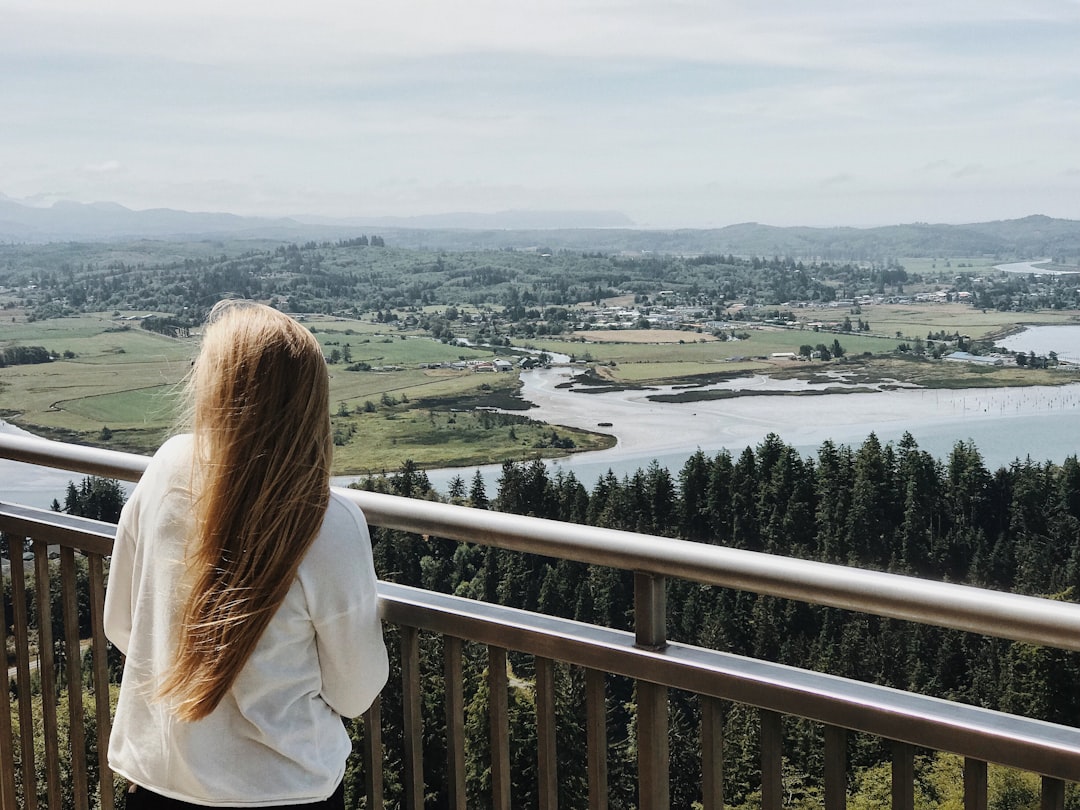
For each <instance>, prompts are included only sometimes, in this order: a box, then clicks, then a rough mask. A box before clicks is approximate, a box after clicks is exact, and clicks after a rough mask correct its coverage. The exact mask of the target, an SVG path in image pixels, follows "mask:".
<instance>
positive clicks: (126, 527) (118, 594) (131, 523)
mask: <svg viewBox="0 0 1080 810" xmlns="http://www.w3.org/2000/svg"><path fill="white" fill-rule="evenodd" d="M142 487H143V484H142V482H140V483H139V484H137V485H136V486H135V490H134V492H132V493H131V497H130V498H129V499H128V501H127V503H125V504H124V508H123V509H122V510H121V511H120V521H119V523H118V524H117V526H116V539H115V540H114V541H113V550H112V558H111V559H110V561H109V584H108V587H107V588H106V589H105V615H104V627H105V635H106V636H107V637H108V639H109V641H111V642H112V643H113V644H114V645H116V647H117V649H119V650H120V652H122V653H124V654H125V655H126V654H127V650H128V642H129V641H130V639H131V621H132V615H133V607H134V606H133V602H132V600H133V598H134V579H135V538H136V536H137V534H138V530H137V526H138V521H139V502H140V500H141V494H142Z"/></svg>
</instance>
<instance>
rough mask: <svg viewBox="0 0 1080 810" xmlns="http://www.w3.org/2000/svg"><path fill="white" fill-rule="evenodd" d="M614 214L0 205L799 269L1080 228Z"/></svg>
mask: <svg viewBox="0 0 1080 810" xmlns="http://www.w3.org/2000/svg"><path fill="white" fill-rule="evenodd" d="M633 224H634V223H633V222H632V221H631V220H630V219H629V217H627V216H626V215H625V214H622V213H620V212H618V211H501V212H497V213H489V214H479V213H456V214H453V213H452V214H439V215H428V216H417V217H372V218H348V219H334V218H328V217H316V216H293V217H278V218H269V217H243V216H238V215H236V214H228V213H206V212H191V211H177V210H173V209H169V208H155V209H150V210H145V211H134V210H132V209H130V208H125V207H124V206H122V205H119V204H117V203H110V202H98V203H89V204H86V203H76V202H56V203H53V204H52V205H51V206H49V207H47V208H45V207H34V206H29V205H24V204H22V203H20V202H18V201H16V200H12V199H10V198H8V197H4V196H3V195H0V241H5V242H19V243H41V242H66V241H93V242H102V241H109V242H113V241H124V240H137V239H160V240H200V239H229V240H245V239H262V240H266V239H269V240H282V241H299V240H304V241H306V240H309V239H314V240H324V239H329V240H336V239H344V238H349V237H353V236H358V235H360V234H362V233H367V234H371V233H379V234H380V235H383V236H384V238H385V239H386V241H387V243H388V244H390V245H396V246H400V247H427V248H436V249H442V250H477V249H501V248H535V247H545V248H549V249H552V250H589V251H594V250H598V251H604V252H610V253H619V252H630V253H641V252H657V253H687V254H693V253H706V252H707V253H732V254H735V255H739V256H791V257H795V258H800V259H828V260H848V259H872V260H881V259H884V258H889V257H909V256H910V257H914V256H928V257H956V256H964V257H975V256H991V257H995V258H1000V259H1002V260H1004V259H1009V258H1025V259H1026V258H1046V257H1062V258H1066V259H1068V260H1070V261H1071V262H1074V263H1075V262H1080V221H1076V220H1068V219H1053V218H1051V217H1046V216H1040V215H1034V216H1029V217H1024V218H1022V219H1012V220H1001V221H997V222H980V223H972V224H968V225H943V224H936V225H935V224H928V223H912V224H906V225H889V226H884V227H878V228H804V227H787V228H781V227H775V226H771V225H761V224H759V223H755V222H749V223H742V224H739V225H729V226H727V227H725V228H710V229H677V230H644V229H635V228H634V227H633Z"/></svg>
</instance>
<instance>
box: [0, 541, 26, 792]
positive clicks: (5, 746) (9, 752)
mask: <svg viewBox="0 0 1080 810" xmlns="http://www.w3.org/2000/svg"><path fill="white" fill-rule="evenodd" d="M0 548H8V549H9V548H11V545H10V544H9V543H8V542H7V541H6V538H5V537H4V535H2V534H0ZM20 553H21V551H20ZM8 556H10V554H9V555H8ZM2 584H3V583H2V582H0V585H2ZM0 649H2V650H4V651H5V655H4V661H5V663H4V670H5V672H4V681H3V683H2V684H0V686H2V688H0V807H3V808H4V810H7V808H9V807H12V808H13V807H16V802H15V740H14V738H13V737H12V734H13V733H14V729H13V727H12V724H11V691H10V689H9V687H8V684H9V682H10V678H9V676H8V674H7V668H8V667H7V655H6V650H7V621H6V620H5V621H0Z"/></svg>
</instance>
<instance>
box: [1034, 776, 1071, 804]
mask: <svg viewBox="0 0 1080 810" xmlns="http://www.w3.org/2000/svg"><path fill="white" fill-rule="evenodd" d="M1039 808H1040V810H1064V808H1065V782H1064V781H1062V780H1061V779H1055V778H1054V777H1052V776H1044V777H1043V778H1042V796H1041V799H1040V802H1039Z"/></svg>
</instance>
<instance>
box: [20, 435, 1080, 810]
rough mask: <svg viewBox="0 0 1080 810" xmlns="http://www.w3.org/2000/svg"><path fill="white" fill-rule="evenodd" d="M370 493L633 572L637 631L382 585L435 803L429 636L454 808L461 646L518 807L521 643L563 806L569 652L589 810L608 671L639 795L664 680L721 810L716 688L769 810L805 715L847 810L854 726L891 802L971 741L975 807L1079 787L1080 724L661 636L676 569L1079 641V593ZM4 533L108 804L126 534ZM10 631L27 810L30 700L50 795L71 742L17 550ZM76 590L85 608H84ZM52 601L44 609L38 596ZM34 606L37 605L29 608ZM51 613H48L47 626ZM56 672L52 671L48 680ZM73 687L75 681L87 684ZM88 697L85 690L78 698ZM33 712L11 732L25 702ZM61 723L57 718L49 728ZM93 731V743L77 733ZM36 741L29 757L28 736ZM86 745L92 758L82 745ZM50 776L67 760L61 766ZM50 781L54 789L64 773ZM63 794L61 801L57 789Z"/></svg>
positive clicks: (652, 779)
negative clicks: (1032, 785)
mask: <svg viewBox="0 0 1080 810" xmlns="http://www.w3.org/2000/svg"><path fill="white" fill-rule="evenodd" d="M0 457H5V458H8V459H13V460H18V461H24V462H29V463H33V464H41V465H46V466H51V467H59V468H62V469H66V470H71V471H73V472H78V473H86V474H94V475H105V476H111V477H117V478H121V479H126V480H137V478H138V477H139V475H141V473H142V471H143V469H144V468H145V465H146V463H147V459H146V458H144V457H141V456H135V455H130V454H122V453H115V452H111V451H104V450H96V449H91V448H84V447H75V446H72V445H64V444H58V443H54V442H46V441H44V440H39V439H32V438H25V437H18V436H10V435H0ZM341 491H342V492H343V493H344V494H346V495H347V496H348V497H350V498H352V499H353V500H355V501H356V502H357V503H358V504H359V505H360V507H361V508H362V509H363V510H364V512H365V515H366V516H367V518H368V521H369V522H370V523H372V524H373V525H377V526H383V527H387V528H392V529H399V530H403V531H409V532H414V533H417V534H422V535H432V536H437V537H443V538H450V539H455V540H461V541H467V542H470V543H478V544H485V545H489V546H495V547H499V548H503V549H511V550H516V551H524V552H531V553H535V554H540V555H544V556H549V557H556V558H562V559H567V560H574V561H578V562H582V563H589V564H595V565H603V566H611V567H615V568H622V569H625V570H629V571H633V572H634V582H635V613H634V618H635V629H634V632H632V633H628V632H623V631H618V630H612V629H609V628H604V627H598V626H595V625H590V624H583V623H580V622H574V621H570V620H567V619H560V618H556V617H552V616H548V615H543V614H537V613H531V612H528V611H522V610H516V609H512V608H507V607H503V606H499V605H493V604H488V603H482V602H477V601H474V600H469V599H462V598H459V597H454V596H448V595H445V594H439V593H434V592H430V591H425V590H421V589H416V588H409V587H405V586H402V585H395V584H390V583H385V582H381V583H380V584H379V597H380V608H381V612H382V616H383V618H384V620H385V621H386V622H388V623H392V624H394V625H397V626H398V627H400V628H401V654H402V663H401V672H402V695H403V713H402V717H401V718H400V723H401V728H402V730H403V740H404V765H405V775H404V777H403V783H404V802H405V806H407V807H416V808H419V807H422V806H423V801H424V799H423V797H424V790H425V786H424V784H423V763H422V728H421V710H420V702H421V683H422V676H421V672H420V633H421V632H424V633H436V634H440V635H442V636H443V637H444V644H443V657H444V673H445V694H446V706H445V710H446V728H447V740H446V743H447V745H446V748H447V767H446V774H447V777H446V778H447V780H448V783H449V784H448V788H447V794H448V796H449V797H450V803H451V806H453V807H455V808H464V807H465V766H464V762H465V757H464V732H463V728H464V721H463V713H464V703H463V695H462V689H461V681H462V643H463V642H473V643H478V644H482V645H486V647H487V649H488V660H489V666H488V667H487V676H486V677H487V678H488V683H487V686H488V688H489V690H490V695H491V699H490V704H489V710H488V711H489V728H490V750H491V754H490V772H491V791H492V804H493V806H494V807H496V808H509V807H511V806H513V805H512V801H513V797H512V796H511V785H510V739H509V725H508V712H507V700H506V696H507V690H508V683H507V674H506V673H507V670H506V655H507V651H514V652H517V653H525V654H531V655H532V656H534V657H535V670H536V683H535V693H536V714H537V717H536V728H537V757H538V763H537V774H538V776H537V787H538V795H539V804H540V807H542V808H549V807H555V806H556V802H557V780H558V774H557V770H556V743H555V719H556V718H555V710H554V687H553V681H554V678H553V667H554V662H562V663H565V664H570V665H573V666H577V667H582V668H584V670H585V682H586V696H587V700H586V703H587V709H586V712H587V722H586V724H585V725H586V734H587V750H588V764H587V772H588V782H589V797H590V798H589V802H590V808H603V807H606V806H607V804H606V803H607V741H606V738H605V735H606V728H605V723H604V705H605V678H606V676H607V675H608V674H613V675H618V676H625V677H628V678H632V679H634V680H635V682H636V685H637V686H636V699H637V724H636V729H637V740H636V742H637V745H636V749H637V761H638V806H639V807H642V808H665V807H667V806H668V805H669V795H668V767H669V763H668V750H667V740H668V733H667V730H668V716H667V712H668V702H667V701H668V690H669V689H680V690H686V691H688V692H692V693H696V694H697V695H700V696H701V718H702V720H701V728H700V735H701V737H700V740H701V751H702V757H701V799H702V803H703V805H704V807H706V808H719V807H721V806H722V804H723V774H722V764H721V763H722V750H723V741H722V733H721V702H722V701H733V702H735V703H740V704H746V705H749V706H753V707H756V708H757V709H758V710H760V713H761V716H760V727H761V773H762V784H761V801H762V807H763V808H767V809H768V810H772V808H779V807H780V806H781V802H782V796H781V786H782V781H781V776H782V758H783V735H782V731H781V722H780V720H781V716H782V715H790V716H795V717H799V718H805V719H808V720H811V721H814V722H817V723H821V724H823V725H824V727H825V733H824V784H825V806H826V807H827V808H830V810H831V809H832V808H840V807H844V806H845V801H846V782H847V776H846V772H847V768H846V750H847V746H846V735H847V733H848V732H849V731H856V732H865V733H867V734H871V735H875V736H877V737H881V738H885V739H888V740H891V741H893V743H894V761H893V806H894V807H898V808H910V807H912V806H913V802H914V789H913V784H914V767H913V763H914V753H915V750H916V748H929V749H934V750H940V751H947V752H952V753H956V754H959V755H961V756H963V757H965V758H966V760H965V768H964V774H965V806H966V807H967V808H979V807H985V806H986V801H987V763H988V762H993V763H998V764H1001V765H1005V766H1009V767H1014V768H1019V769H1022V770H1027V771H1033V772H1035V773H1038V774H1041V775H1042V777H1043V779H1042V786H1043V788H1042V791H1043V795H1042V802H1043V807H1046V808H1052V807H1059V808H1060V807H1063V806H1064V796H1065V782H1066V781H1069V782H1075V781H1080V729H1076V728H1072V727H1067V726H1060V725H1055V724H1051V723H1045V722H1042V721H1038V720H1032V719H1029V718H1024V717H1019V716H1015V715H1008V714H1003V713H1000V712H995V711H990V710H986V709H981V708H977V707H973V706H968V705H964V704H959V703H954V702H949V701H944V700H939V699H936V698H931V697H926V696H922V695H918V694H913V693H908V692H903V691H899V690H895V689H890V688H887V687H881V686H874V685H871V684H866V683H862V682H858V681H852V680H849V679H844V678H839V677H835V676H830V675H825V674H821V673H817V672H812V671H808V670H802V669H797V668H793V667H788V666H783V665H779V664H773V663H769V662H765V661H760V660H755V659H750V658H745V657H740V656H736V655H731V654H727V653H722V652H718V651H715V650H709V649H704V648H700V647H694V646H691V645H685V644H678V643H674V642H669V641H668V640H667V639H666V636H665V626H666V605H665V579H666V578H668V577H677V578H681V579H686V580H691V581H695V582H700V583H706V584H710V585H718V586H724V587H731V588H739V589H743V590H748V591H753V592H756V593H759V594H766V595H771V596H779V597H784V598H788V599H795V600H800V601H804V602H808V603H813V604H819V605H827V606H832V607H839V608H845V609H848V610H853V611H859V612H863V613H868V614H874V615H879V616H885V617H891V618H897V619H904V620H909V621H915V622H923V623H927V624H931V625H936V626H940V627H947V628H955V629H961V630H966V631H971V632H975V633H980V634H984V635H989V636H996V637H1000V638H1005V639H1012V640H1017V641H1023V642H1028V643H1032V644H1040V645H1048V646H1053V647H1059V648H1062V649H1068V650H1080V605H1076V604H1071V603H1063V602H1057V601H1049V600H1043V599H1037V598H1033V597H1025V596H1017V595H1011V594H1004V593H998V592H990V591H985V590H980V589H976V588H971V587H966V586H959V585H951V584H945V583H938V582H930V581H926V580H919V579H914V578H911V577H904V576H898V575H893V574H885V573H880V572H870V571H863V570H859V569H853V568H847V567H843V566H836V565H828V564H824V563H816V562H812V561H807V560H797V559H791V558H785V557H777V556H774V555H768V554H762V553H756V552H748V551H740V550H735V549H728V548H722V547H717V546H710V545H703V544H697V543H691V542H685V541H679V540H672V539H669V538H659V537H649V536H644V535H637V534H632V533H628V532H621V531H614V530H607V529H600V528H595V527H587V526H581V525H575V524H567V523H562V522H556V521H549V520H542V519H537V518H526V517H520V516H515V515H509V514H503V513H498V512H488V511H481V510H473V509H468V508H465V507H458V506H451V505H446V504H439V503H433V502H428V501H417V500H410V499H405V498H400V497H396V496H390V495H382V494H377V493H370V492H362V491H357V490H341ZM0 531H2V532H3V533H4V535H5V536H6V537H7V539H8V544H9V548H14V547H18V548H19V549H20V550H21V548H22V540H23V538H30V539H32V541H33V549H34V571H35V574H36V576H35V583H36V589H37V594H36V599H37V604H39V605H48V604H49V598H50V592H49V588H50V584H49V582H50V579H55V578H56V577H57V576H59V579H60V587H61V593H62V594H63V599H62V603H63V606H64V607H63V627H64V641H63V644H62V647H61V649H62V652H63V655H62V657H63V658H64V666H65V667H66V669H64V672H65V673H66V681H67V684H68V697H67V707H68V713H69V716H70V717H72V718H73V719H74V722H72V723H71V729H70V730H69V731H68V732H67V736H68V743H67V744H68V748H69V753H70V761H71V762H72V765H71V769H72V774H71V778H70V784H71V786H72V791H73V793H74V794H75V799H74V801H75V805H74V806H75V807H76V808H77V810H81V808H83V807H88V806H89V803H88V799H87V796H88V795H89V794H90V793H91V792H94V793H95V794H96V795H97V796H98V797H99V804H100V806H101V807H102V808H106V810H111V807H112V794H111V790H112V784H111V776H110V775H109V772H108V768H107V765H106V763H105V762H104V759H103V757H104V753H103V752H104V749H105V744H104V740H105V739H107V730H108V723H109V715H108V690H107V688H106V687H105V684H106V683H107V675H108V673H107V671H106V645H105V641H104V638H103V637H102V635H101V632H100V619H101V610H100V609H101V600H102V594H103V587H102V585H103V573H102V568H103V565H102V558H103V557H104V556H106V555H107V554H108V552H109V548H110V546H111V536H112V527H111V526H110V525H108V524H102V523H98V522H96V521H87V520H85V519H81V518H72V517H70V516H66V515H59V514H56V513H51V512H46V511H43V510H35V509H29V508H27V507H22V506H18V505H11V504H2V505H0ZM53 544H55V545H59V546H60V562H59V571H58V572H55V571H53V568H54V567H55V566H51V565H50V562H49V559H48V553H47V546H49V545H53ZM76 552H78V553H79V554H81V555H84V556H85V557H86V558H87V560H88V563H87V569H88V581H89V594H90V612H91V620H92V634H91V639H90V640H89V645H90V648H91V649H92V650H93V662H94V663H93V671H92V673H91V680H92V683H93V685H94V690H93V694H94V696H95V701H96V703H95V711H96V714H95V722H96V736H95V738H94V739H95V740H96V749H97V752H98V756H99V758H100V759H99V762H98V765H97V770H98V773H99V778H98V780H97V785H90V784H89V783H88V777H87V775H86V774H85V773H79V772H77V771H78V770H79V768H82V767H83V766H81V765H77V764H76V763H81V762H83V761H84V760H85V750H86V741H85V740H84V739H83V736H84V734H83V731H82V729H81V728H80V729H75V728H74V727H75V726H76V725H80V724H79V723H78V722H77V720H78V718H79V717H81V713H82V707H81V700H82V691H81V689H80V688H79V687H80V685H81V683H82V673H81V672H80V671H79V668H78V667H79V660H80V657H81V656H80V654H81V647H80V643H82V644H86V641H82V642H81V641H80V639H79V637H78V635H79V634H78V633H77V631H75V630H73V629H72V628H73V627H74V625H76V624H77V616H76V611H77V605H76V604H75V591H74V581H75V574H74V570H75V565H74V562H73V560H74V556H75V553H76ZM9 556H10V557H11V576H12V589H13V597H14V598H13V601H14V603H15V610H14V617H13V627H14V637H15V646H16V651H17V657H16V666H15V681H16V690H15V692H16V693H17V695H18V706H17V710H16V712H15V714H14V715H12V713H11V712H10V711H7V701H8V697H7V694H6V690H4V691H5V696H4V697H3V698H0V715H2V716H0V766H2V769H3V774H2V779H0V790H2V791H3V793H2V796H3V799H4V807H5V808H6V807H8V806H13V805H12V804H11V801H12V800H13V798H14V797H15V795H16V785H15V777H14V772H15V769H16V767H18V768H20V769H21V770H20V773H21V774H22V781H21V784H22V785H23V786H24V789H23V793H24V794H25V795H24V797H23V806H25V807H27V808H30V810H34V808H35V807H36V799H35V798H34V797H33V796H32V795H31V794H32V793H33V791H32V790H28V789H26V788H25V786H26V785H27V779H32V773H33V770H34V765H33V762H32V757H31V762H30V763H29V764H28V762H27V756H28V752H30V751H31V749H32V747H33V741H32V740H31V739H29V738H28V734H29V732H28V731H27V727H28V726H29V725H31V724H32V722H34V717H33V714H34V712H35V711H38V712H40V713H41V714H42V718H41V723H42V725H43V731H44V735H45V757H46V760H47V762H46V768H45V770H46V774H47V778H48V786H47V790H46V791H45V793H46V800H47V804H48V806H49V807H50V808H54V807H59V806H61V805H60V788H61V785H60V782H61V779H60V775H59V772H60V764H59V754H58V751H59V743H58V741H57V740H58V737H57V733H56V728H55V726H56V722H57V719H56V717H55V712H53V714H52V715H51V716H50V715H49V714H48V711H49V710H47V709H46V708H45V706H46V704H47V703H48V701H40V708H37V707H36V704H34V703H33V700H32V693H33V691H34V688H35V686H34V684H33V683H32V682H33V681H34V678H32V677H31V676H32V673H31V670H32V666H31V661H30V638H31V636H32V632H33V631H32V630H31V628H30V625H29V622H28V618H27V616H26V615H20V605H23V604H24V598H25V595H24V594H20V595H18V596H16V594H15V593H14V591H15V589H16V588H17V587H21V585H20V584H18V583H17V582H16V580H18V581H19V583H21V582H22V580H23V576H22V559H21V554H15V553H9ZM16 558H18V559H16ZM69 603H70V604H69ZM39 612H40V610H39ZM23 613H24V614H25V610H24V611H23ZM39 624H41V623H39ZM49 624H50V623H49V622H45V623H43V624H41V626H39V627H38V628H37V633H38V634H39V637H38V639H37V645H36V646H37V651H38V656H39V662H38V677H39V679H40V691H41V693H43V694H51V693H52V692H53V691H55V690H56V677H57V664H56V662H55V661H54V660H53V656H52V649H53V644H52V639H51V638H49V637H48V634H49V633H50V632H51V631H50V630H49V629H46V627H45V625H49ZM50 679H51V680H50ZM75 692H78V695H76V694H75ZM77 704H80V705H77ZM380 712H381V707H380V705H379V703H378V702H377V703H376V705H375V706H373V707H372V709H371V710H370V711H369V713H368V714H367V715H366V716H365V722H364V726H365V739H364V751H365V754H364V774H365V778H366V790H367V794H368V805H367V806H369V807H381V806H382V798H383V785H382V779H381V777H382V760H381V752H382V743H381V737H380V734H381V729H382V726H383V721H384V720H385V718H380ZM13 716H14V717H17V718H18V725H19V733H18V734H15V733H14V731H13V727H12V724H11V719H10V718H12V717H13ZM50 727H52V728H51V729H50ZM80 746H81V747H80ZM16 747H17V748H18V749H19V750H20V751H21V752H23V753H22V755H21V757H20V758H19V759H18V760H16V758H15V756H14V753H13V752H14V750H15V748H16ZM77 754H78V755H77ZM54 774H56V775H55V776H54ZM54 782H55V784H54ZM54 802H55V803H54Z"/></svg>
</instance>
